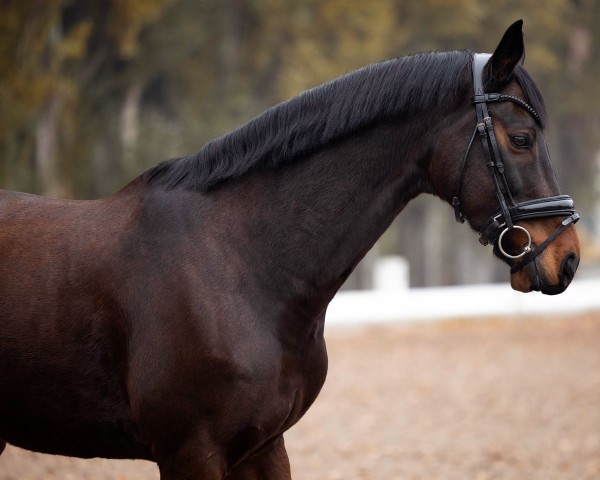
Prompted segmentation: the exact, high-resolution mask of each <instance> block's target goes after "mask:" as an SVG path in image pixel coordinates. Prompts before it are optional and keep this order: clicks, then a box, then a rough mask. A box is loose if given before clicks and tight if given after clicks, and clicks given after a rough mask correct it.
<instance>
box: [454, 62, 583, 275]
mask: <svg viewBox="0 0 600 480" xmlns="http://www.w3.org/2000/svg"><path fill="white" fill-rule="evenodd" d="M490 58H491V55H490V54H487V53H478V54H475V55H474V57H473V86H474V91H475V96H474V97H473V103H474V104H475V110H476V112H477V126H476V127H475V131H474V132H473V135H472V137H471V140H470V141H469V145H468V147H467V150H466V152H465V154H464V156H463V158H462V163H461V166H460V172H459V178H458V186H457V189H456V194H455V195H454V197H453V199H452V206H453V207H454V214H455V217H456V220H457V221H458V222H460V223H463V222H464V221H465V217H464V215H463V213H462V212H461V210H460V193H461V189H462V177H463V174H464V170H465V165H466V162H467V156H468V155H469V151H470V150H471V147H472V146H473V141H474V140H475V137H477V136H479V138H480V139H481V142H482V145H483V151H484V153H485V159H486V164H487V166H488V169H489V172H490V174H491V176H492V180H493V181H494V188H495V190H496V198H497V199H498V203H499V205H500V210H499V211H498V212H496V213H495V214H494V215H492V216H491V217H490V218H489V220H488V221H487V222H486V223H485V224H484V225H483V227H482V228H481V230H480V231H479V242H480V243H481V244H482V245H487V244H492V245H496V246H497V247H498V250H500V253H502V255H504V256H505V257H506V258H509V259H512V260H514V259H521V261H520V262H519V263H517V264H515V265H513V267H512V268H511V273H515V272H517V271H518V270H520V269H521V268H523V267H524V266H525V265H526V264H528V263H529V262H531V261H532V260H533V259H535V258H536V257H537V256H538V255H539V254H540V253H542V252H543V251H544V249H545V248H546V247H547V246H548V245H549V244H550V243H551V242H552V241H553V240H554V239H555V238H556V237H558V235H560V233H561V232H562V231H563V230H564V229H566V228H567V227H568V226H569V225H570V224H572V223H575V222H577V220H579V214H578V213H577V212H576V211H575V206H574V204H573V200H572V199H571V197H569V196H568V195H556V196H553V197H544V198H538V199H535V200H529V201H526V202H521V203H516V202H515V201H514V199H513V196H512V194H511V191H510V188H509V185H508V181H507V180H506V176H505V175H504V164H503V162H502V156H501V155H500V149H499V148H498V143H497V141H496V136H495V134H494V125H493V123H492V119H491V117H490V115H489V111H488V103H493V102H513V103H515V104H517V105H519V106H520V107H521V108H523V109H525V110H526V111H527V112H529V114H530V115H531V116H532V117H533V118H534V119H535V120H536V122H538V123H541V120H540V116H539V115H538V113H537V112H536V111H535V110H534V109H533V107H531V105H529V104H528V103H526V102H524V101H523V100H521V99H520V98H517V97H514V96H512V95H504V94H501V93H485V90H484V87H483V68H484V67H485V65H486V64H487V62H488V61H489V59H490ZM502 187H504V188H502ZM503 190H504V192H506V193H504V192H503ZM559 216H566V217H567V218H565V219H564V220H563V221H562V223H561V224H560V225H559V226H558V227H557V228H556V230H554V232H553V233H552V234H551V235H550V236H549V237H548V238H547V239H546V240H545V241H544V242H542V243H541V244H540V245H537V246H532V241H531V235H530V233H529V232H528V231H527V229H526V228H525V227H522V226H520V225H515V222H517V221H519V220H530V219H534V218H545V217H559ZM511 230H519V231H522V232H523V233H524V234H525V235H526V237H527V245H525V246H524V247H523V250H522V251H521V252H520V253H518V254H516V255H512V254H510V253H508V252H507V251H506V250H505V249H504V247H503V245H502V241H503V239H504V236H505V235H506V234H507V233H508V232H510V231H511Z"/></svg>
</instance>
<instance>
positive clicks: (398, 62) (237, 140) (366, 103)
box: [143, 50, 545, 190]
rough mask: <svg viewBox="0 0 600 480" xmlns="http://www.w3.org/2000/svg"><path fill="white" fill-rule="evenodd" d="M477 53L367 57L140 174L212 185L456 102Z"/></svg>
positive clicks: (521, 73) (527, 83)
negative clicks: (365, 61) (360, 65)
mask: <svg viewBox="0 0 600 480" xmlns="http://www.w3.org/2000/svg"><path fill="white" fill-rule="evenodd" d="M472 55H473V54H472V52H471V51H468V50H461V51H455V52H436V53H423V54H417V55H412V56H408V57H401V58H396V59H393V60H388V61H385V62H381V63H377V64H373V65H369V66H367V67H364V68H361V69H359V70H356V71H354V72H351V73H349V74H347V75H344V76H342V77H340V78H337V79H335V80H333V81H331V82H328V83H325V84H323V85H321V86H318V87H315V88H313V89H311V90H307V91H306V92H303V93H301V94H300V95H298V96H296V97H294V98H292V99H291V100H289V101H286V102H283V103H280V104H279V105H276V106H275V107H273V108H270V109H269V110H267V111H266V112H264V113H263V114H261V115H259V116H258V117H256V118H254V119H253V120H251V121H249V122H248V123H246V124H245V125H243V126H242V127H240V128H238V129H237V130H234V131H233V132H231V133H228V134H226V135H224V136H222V137H220V138H217V139H215V140H212V141H211V142H209V143H207V144H206V145H205V146H204V147H202V149H201V150H200V151H199V152H198V153H196V154H194V155H190V156H187V157H181V158H175V159H171V160H167V161H164V162H162V163H160V164H159V165H157V166H156V167H153V168H151V169H150V170H148V171H147V172H145V173H144V174H143V178H144V179H145V181H147V182H148V183H150V184H154V185H160V186H163V187H166V188H176V187H177V188H185V189H197V190H208V189H210V188H211V187H213V186H215V185H217V184H219V183H221V182H223V181H225V180H227V179H230V178H235V177H239V176H241V175H243V174H244V173H246V172H248V171H250V170H253V169H270V168H275V167H278V166H280V165H284V164H286V163H289V162H293V161H294V160H296V159H298V158H302V157H305V156H307V155H310V154H311V153H314V152H315V151H317V150H318V149H320V148H322V147H323V146H325V145H328V144H330V143H333V142H336V141H338V140H340V139H342V138H344V137H347V136H349V135H351V134H352V133H354V132H356V131H359V130H361V129H364V128H368V127H370V126H373V125H375V124H376V123H379V122H383V121H385V120H388V119H391V118H395V117H398V116H400V115H406V114H410V113H412V112H418V111H422V110H425V109H431V110H432V113H433V112H434V111H435V109H437V108H439V107H440V106H444V108H445V109H447V108H451V107H452V106H453V105H455V104H456V102H457V101H458V100H459V99H460V98H461V97H463V95H462V94H461V92H462V93H464V89H465V88H466V87H467V85H465V82H464V72H465V69H466V68H467V66H468V65H469V64H470V62H471V59H472ZM517 79H518V81H519V83H520V84H521V86H522V87H523V90H524V91H525V93H526V95H527V96H528V97H529V100H530V101H531V102H532V106H533V108H535V109H536V110H538V112H539V113H540V114H542V115H544V112H545V109H543V101H542V99H541V95H540V94H539V91H538V90H537V88H536V87H535V84H534V83H533V81H532V80H531V79H530V77H529V76H528V75H527V74H526V72H525V70H523V69H518V70H517ZM463 98H464V97H463ZM540 110H541V111H540Z"/></svg>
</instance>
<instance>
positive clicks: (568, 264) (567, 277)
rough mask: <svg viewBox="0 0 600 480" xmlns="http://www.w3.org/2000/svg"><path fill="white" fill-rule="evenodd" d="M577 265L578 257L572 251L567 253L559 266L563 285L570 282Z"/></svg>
mask: <svg viewBox="0 0 600 480" xmlns="http://www.w3.org/2000/svg"><path fill="white" fill-rule="evenodd" d="M578 266H579V258H578V257H577V255H575V254H574V253H570V254H569V255H567V258H565V260H564V261H563V264H562V268H561V272H560V273H561V283H562V284H563V285H565V286H567V285H569V283H571V280H573V277H574V276H575V272H576V271H577V267H578Z"/></svg>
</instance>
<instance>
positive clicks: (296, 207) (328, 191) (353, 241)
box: [229, 125, 426, 307]
mask: <svg viewBox="0 0 600 480" xmlns="http://www.w3.org/2000/svg"><path fill="white" fill-rule="evenodd" d="M404 130H405V131H404V133H406V131H407V130H408V127H406V128H405V129H404ZM407 137H408V135H403V129H402V128H401V127H399V126H398V125H396V126H395V127H394V128H391V127H390V126H381V127H378V128H373V129H371V130H370V131H368V132H364V133H362V134H360V135H356V136H354V137H352V138H351V139H348V140H346V141H344V142H340V143H339V144H338V145H336V146H335V147H329V148H327V149H325V150H322V151H321V152H318V153H317V154H315V155H313V156H312V157H310V158H309V159H306V160H301V161H298V162H296V163H294V164H292V165H289V166H286V167H283V169H281V170H279V171H273V172H266V173H265V172H263V173H260V174H256V175H253V176H251V178H250V179H249V180H248V182H247V183H246V184H244V182H241V183H240V185H239V187H238V188H240V189H242V190H245V192H246V193H245V195H244V196H240V197H238V198H239V199H240V201H241V202H242V203H244V205H239V209H238V208H236V209H235V210H238V211H240V212H245V213H244V214H243V217H244V218H240V222H242V224H243V225H245V227H244V228H245V230H246V231H245V233H243V234H242V235H244V238H243V239H240V241H242V242H244V244H245V245H246V246H247V249H248V255H250V256H254V258H251V257H248V259H249V261H254V262H255V263H256V268H261V269H268V273H267V274H266V275H265V278H266V279H268V281H269V288H270V289H275V290H277V289H281V291H282V292H281V293H282V295H286V294H289V293H290V291H293V292H296V293H297V294H298V295H299V297H301V298H306V301H307V302H309V303H311V302H312V303H315V306H316V304H318V303H319V302H324V303H325V304H324V305H323V307H325V306H326V303H327V302H328V301H329V300H330V299H331V297H332V296H333V295H334V294H335V292H336V291H337V290H338V289H339V287H340V286H341V285H342V283H343V282H344V280H345V279H346V278H347V276H348V275H349V274H350V272H351V271H352V269H353V268H354V267H355V266H356V264H357V263H358V262H359V261H360V259H361V258H362V257H363V256H364V255H365V254H366V253H367V251H368V250H369V249H370V248H371V247H372V246H373V244H374V243H375V242H376V241H377V239H378V238H379V237H380V236H381V235H382V234H383V232H384V231H385V230H386V229H387V227H388V226H389V225H390V223H391V222H392V220H393V219H394V218H395V216H396V215H397V214H398V213H399V212H400V210H402V208H404V206H405V205H406V203H408V201H409V200H411V199H412V198H414V197H415V196H416V195H418V194H419V193H421V192H422V191H424V190H425V189H426V187H425V186H424V185H425V184H426V179H425V175H426V174H425V172H424V171H423V164H424V163H425V162H423V160H424V156H425V152H423V151H421V149H420V147H419V146H418V145H419V142H417V141H416V140H412V139H411V140H408V139H407ZM403 138H404V140H402V139H403ZM421 144H424V142H423V143H421ZM249 202H251V203H252V206H251V205H249V204H248V203H249ZM229 211H232V210H231V209H230V210H229ZM265 273H266V272H265Z"/></svg>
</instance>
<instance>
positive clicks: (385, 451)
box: [0, 314, 600, 480]
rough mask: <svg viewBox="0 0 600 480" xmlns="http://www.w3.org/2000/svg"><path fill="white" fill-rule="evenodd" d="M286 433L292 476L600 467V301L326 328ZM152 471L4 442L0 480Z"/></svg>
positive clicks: (502, 474) (524, 472)
mask: <svg viewBox="0 0 600 480" xmlns="http://www.w3.org/2000/svg"><path fill="white" fill-rule="evenodd" d="M327 337H328V346H329V355H330V368H329V377H328V380H327V383H326V384H325V387H324V389H323V391H322V393H321V396H320V397H319V398H318V400H317V402H316V403H315V405H314V406H313V407H312V408H311V410H309V412H308V414H307V415H306V416H305V417H304V418H303V419H302V420H301V421H300V423H299V424H298V425H296V426H295V427H294V428H292V429H291V430H290V431H289V432H288V433H287V435H286V443H287V447H288V452H289V454H290V458H291V463H292V469H293V476H294V479H295V480H317V479H319V480H335V479H345V480H346V479H347V480H359V479H360V480H362V479H378V480H379V479H388V480H389V479H393V480H417V479H424V480H425V479H427V480H431V479H434V480H437V479H440V480H442V479H443V480H453V479H457V480H459V479H460V480H465V479H470V480H486V479H490V480H492V479H493V480H513V479H514V480H537V479H539V480H555V479H557V480H558V479H560V480H562V479H564V480H567V479H573V480H575V479H577V480H588V479H589V480H600V314H587V315H582V316H578V317H563V318H556V317H553V318H538V319H527V320H523V319H520V320H519V319H495V320H485V321H464V322H461V321H449V322H443V323H436V324H421V325H394V326H380V327H370V328H353V329H346V330H343V329H336V330H329V331H328V332H327ZM28 479H32V480H33V479H36V480H41V479H57V480H69V479H83V480H92V479H94V480H105V479H106V480H108V479H111V480H113V479H114V480H117V479H118V480H126V479H130V480H134V479H135V480H137V479H144V480H156V479H158V470H157V468H156V467H155V466H154V464H152V463H149V462H141V461H139V462H134V461H122V460H121V461H109V460H76V459H70V458H65V457H52V456H48V455H40V454H35V453H31V452H26V451H23V450H19V449H17V448H14V447H10V446H9V447H8V448H7V449H6V451H5V452H4V454H3V455H2V456H1V457H0V480H28Z"/></svg>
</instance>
